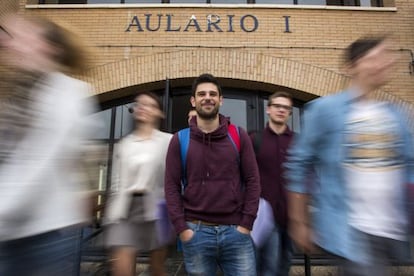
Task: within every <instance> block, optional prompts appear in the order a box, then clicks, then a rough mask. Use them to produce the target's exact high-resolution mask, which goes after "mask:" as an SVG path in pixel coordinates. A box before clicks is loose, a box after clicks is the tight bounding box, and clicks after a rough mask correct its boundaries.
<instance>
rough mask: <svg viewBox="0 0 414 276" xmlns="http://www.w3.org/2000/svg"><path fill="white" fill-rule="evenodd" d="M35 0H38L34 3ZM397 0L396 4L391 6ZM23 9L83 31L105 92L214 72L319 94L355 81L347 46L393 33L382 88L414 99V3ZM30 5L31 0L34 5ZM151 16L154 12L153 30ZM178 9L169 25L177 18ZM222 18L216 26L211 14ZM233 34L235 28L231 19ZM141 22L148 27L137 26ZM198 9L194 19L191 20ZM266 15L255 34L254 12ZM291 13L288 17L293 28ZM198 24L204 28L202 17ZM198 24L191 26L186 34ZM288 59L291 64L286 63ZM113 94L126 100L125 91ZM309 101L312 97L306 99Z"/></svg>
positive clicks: (93, 75) (95, 78)
mask: <svg viewBox="0 0 414 276" xmlns="http://www.w3.org/2000/svg"><path fill="white" fill-rule="evenodd" d="M31 2H32V3H33V2H36V1H31ZM393 2H394V1H387V6H390V5H392V4H393ZM19 3H20V10H21V11H24V12H25V13H28V14H38V15H43V16H47V17H50V18H51V19H53V20H56V21H58V22H61V23H64V24H65V25H66V26H69V27H70V28H73V29H74V30H75V31H77V32H78V33H79V34H80V35H81V37H82V38H83V39H85V40H86V43H87V45H88V46H89V48H90V50H91V53H92V57H93V58H92V59H91V62H90V64H89V67H90V70H89V74H88V77H89V78H88V79H89V80H91V81H92V82H93V83H94V85H95V86H96V91H97V92H96V93H102V94H104V93H105V92H108V91H112V90H119V89H122V88H124V87H128V86H131V85H140V84H142V85H144V84H149V83H154V85H155V86H154V87H156V82H157V81H160V80H163V79H165V77H169V78H189V77H193V76H196V75H197V74H198V73H200V72H204V71H209V72H211V73H213V74H215V75H217V76H219V77H226V78H227V77H229V78H237V79H242V80H245V81H247V82H249V81H258V82H263V83H267V84H269V86H268V87H269V88H268V89H273V88H274V87H276V85H282V86H287V87H289V88H293V89H296V90H300V91H302V92H305V93H302V94H300V93H299V94H298V95H302V96H301V97H304V96H303V95H306V93H309V94H314V95H326V94H329V93H332V92H333V91H334V90H335V89H339V88H341V87H344V86H346V83H347V79H346V77H345V75H344V74H343V70H342V60H341V56H342V52H343V49H344V48H345V47H346V46H347V45H348V44H349V43H351V42H352V41H353V40H355V39H356V38H358V37H360V36H363V35H366V34H381V33H384V32H387V33H389V34H391V35H392V38H393V39H394V44H393V48H394V49H395V50H396V51H397V52H398V53H399V56H400V59H399V60H398V63H397V66H396V68H395V70H394V71H393V76H392V77H393V78H392V81H391V82H390V83H389V84H388V85H387V86H385V87H384V89H383V93H385V94H386V95H391V98H395V99H403V100H404V101H406V102H409V103H414V94H413V93H412V87H413V85H414V75H410V73H409V66H408V65H409V62H410V61H411V53H412V50H413V49H414V31H413V24H414V1H405V0H396V1H395V6H394V7H391V8H389V7H387V8H382V9H381V8H371V9H362V8H354V9H350V8H340V9H335V8H333V7H328V8H316V7H312V6H308V7H306V6H298V7H294V8H293V7H292V8H280V7H279V8H276V7H275V6H273V7H271V6H267V7H266V8H251V7H248V6H246V5H244V6H239V7H238V8H235V7H231V6H229V5H227V6H222V7H220V8H217V6H216V7H214V6H211V5H210V6H207V5H205V6H198V7H188V6H186V5H182V6H177V5H164V6H160V5H158V6H157V5H152V6H147V7H145V6H139V5H135V6H126V5H117V6H112V8H108V7H100V8H86V7H91V6H69V7H68V6H66V7H65V8H64V6H62V5H60V6H54V7H55V8H37V7H36V6H26V7H25V3H26V1H25V0H19ZM29 3H30V2H29ZM146 14H151V15H152V16H151V19H150V26H149V27H150V28H152V29H155V28H156V27H157V26H158V14H160V15H161V16H160V22H161V23H160V29H159V30H158V31H148V30H147V28H146V19H147V17H146V16H145V15H146ZM167 14H170V15H173V16H171V17H170V18H171V24H170V29H171V30H172V29H178V28H180V31H165V30H166V29H167V28H168V16H167ZM209 14H212V15H213V16H212V17H211V20H212V21H213V22H216V21H217V20H218V17H216V16H215V15H218V16H219V17H220V23H217V26H219V27H220V28H221V29H222V30H223V32H218V31H217V30H216V29H215V28H214V26H211V29H212V31H211V32H208V31H207V30H208V24H207V16H208V15H209ZM229 15H231V22H232V24H231V25H232V29H233V31H232V32H229V31H228V30H229V28H230V27H229V25H230V17H229ZM134 16H136V18H137V19H138V20H139V23H140V25H141V29H142V30H143V31H138V30H139V28H138V27H137V26H131V28H130V31H129V32H126V30H127V28H128V25H129V24H130V23H131V22H132V23H137V21H133V18H134ZM192 16H194V17H192ZM253 16H254V18H256V19H257V21H258V27H257V29H256V30H255V31H252V32H246V31H243V29H242V28H241V27H240V26H241V24H240V22H241V21H242V22H243V23H244V24H243V26H244V28H245V29H246V30H252V29H253V28H254V24H253V23H254V18H253ZM285 16H289V30H290V33H287V32H285V31H286V28H287V27H286V23H285ZM192 18H193V19H194V18H195V19H196V20H197V23H198V24H199V27H200V30H201V31H197V28H196V27H195V23H194V20H191V19H192ZM189 23H190V26H189V27H188V29H187V31H184V29H185V28H186V26H187V25H188V24H189ZM280 66H284V67H280ZM106 95H107V98H111V97H117V96H119V94H118V95H116V93H113V94H108V93H106ZM305 98H306V97H305Z"/></svg>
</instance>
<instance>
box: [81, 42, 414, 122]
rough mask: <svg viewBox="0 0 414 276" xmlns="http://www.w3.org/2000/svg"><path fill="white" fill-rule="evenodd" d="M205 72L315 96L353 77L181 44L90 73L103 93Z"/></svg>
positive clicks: (380, 93) (238, 51)
mask: <svg viewBox="0 0 414 276" xmlns="http://www.w3.org/2000/svg"><path fill="white" fill-rule="evenodd" d="M205 72H209V73H212V74H214V75H215V76H216V77H219V78H226V79H237V80H241V81H252V82H256V83H264V84H271V85H277V86H282V87H287V88H290V89H293V90H296V91H301V92H304V93H306V94H311V95H315V96H326V95H328V94H330V93H333V92H335V91H338V90H340V89H343V88H345V87H346V86H347V84H348V80H349V79H348V78H347V77H346V76H345V75H343V74H339V73H337V72H334V71H330V70H326V69H324V68H321V67H316V66H312V65H309V64H304V63H300V62H297V61H293V60H288V59H284V58H280V57H274V56H270V55H263V54H260V53H249V52H247V51H245V50H243V49H232V50H230V49H229V50H226V49H219V50H218V49H196V50H181V51H171V52H165V53H158V54H153V55H147V56H139V57H135V58H131V59H125V60H120V61H117V62H113V63H109V64H105V65H102V66H98V67H95V68H92V69H90V71H89V72H88V75H89V76H90V77H91V79H92V80H93V81H92V85H93V86H94V89H95V93H96V94H103V93H106V92H108V91H119V90H121V89H123V88H127V87H131V86H137V85H145V84H148V83H156V82H160V81H163V80H165V78H169V79H181V78H192V77H194V76H197V75H199V74H202V73H205ZM113 93H116V92H113ZM376 97H377V98H379V99H382V100H388V101H392V102H396V103H397V104H398V105H399V106H400V107H401V109H402V110H403V111H404V112H407V113H409V114H413V113H414V107H413V105H412V104H410V103H408V102H406V101H404V100H402V99H400V98H398V97H396V96H394V95H392V94H389V93H386V92H384V91H377V93H376ZM411 121H412V122H413V120H412V119H411Z"/></svg>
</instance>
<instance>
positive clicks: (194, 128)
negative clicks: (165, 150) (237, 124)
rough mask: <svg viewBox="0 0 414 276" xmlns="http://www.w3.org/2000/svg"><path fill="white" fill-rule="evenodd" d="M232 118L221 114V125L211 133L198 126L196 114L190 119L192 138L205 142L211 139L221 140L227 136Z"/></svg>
mask: <svg viewBox="0 0 414 276" xmlns="http://www.w3.org/2000/svg"><path fill="white" fill-rule="evenodd" d="M229 124H230V118H228V117H225V116H224V115H222V114H219V127H218V128H216V129H215V130H214V131H212V132H210V133H204V132H203V131H201V130H200V129H199V128H198V125H197V119H196V117H195V116H194V117H193V118H192V119H191V121H190V130H191V131H190V133H191V139H195V140H197V141H200V142H202V143H203V144H205V143H209V142H211V141H215V140H220V139H223V138H225V137H227V131H228V126H229Z"/></svg>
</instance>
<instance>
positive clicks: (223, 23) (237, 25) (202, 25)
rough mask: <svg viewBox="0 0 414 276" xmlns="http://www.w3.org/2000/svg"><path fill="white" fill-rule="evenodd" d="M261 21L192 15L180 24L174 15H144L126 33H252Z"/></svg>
mask: <svg viewBox="0 0 414 276" xmlns="http://www.w3.org/2000/svg"><path fill="white" fill-rule="evenodd" d="M289 19H290V16H283V19H282V23H281V24H282V25H283V28H284V32H285V33H290V27H289ZM259 26H260V23H259V19H258V18H257V17H256V16H255V15H252V14H245V15H242V16H240V17H238V16H235V15H232V14H227V15H224V16H220V15H217V14H208V15H206V17H205V18H197V17H196V16H195V15H191V16H189V17H188V19H186V20H185V22H184V24H180V23H178V22H177V20H176V19H175V18H174V14H156V15H154V14H144V15H143V16H141V17H140V16H138V15H134V16H133V17H132V19H131V21H130V22H129V24H128V27H127V28H126V30H125V32H132V31H135V32H145V31H148V32H159V31H165V32H238V31H241V32H245V33H251V32H255V31H257V30H258V29H259Z"/></svg>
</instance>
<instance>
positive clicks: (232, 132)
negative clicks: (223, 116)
mask: <svg viewBox="0 0 414 276" xmlns="http://www.w3.org/2000/svg"><path fill="white" fill-rule="evenodd" d="M228 136H229V137H230V141H231V142H232V143H233V145H234V147H235V148H236V149H237V152H238V153H240V148H241V146H240V133H239V128H238V127H237V126H235V125H233V124H230V125H229V127H228Z"/></svg>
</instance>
